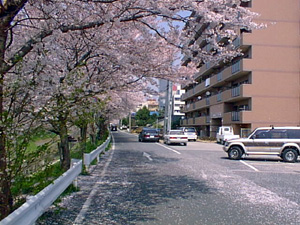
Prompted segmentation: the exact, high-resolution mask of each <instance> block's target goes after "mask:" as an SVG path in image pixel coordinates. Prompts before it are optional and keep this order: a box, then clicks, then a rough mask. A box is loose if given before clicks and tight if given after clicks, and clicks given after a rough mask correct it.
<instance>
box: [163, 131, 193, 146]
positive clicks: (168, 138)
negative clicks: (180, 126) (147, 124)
mask: <svg viewBox="0 0 300 225" xmlns="http://www.w3.org/2000/svg"><path fill="white" fill-rule="evenodd" d="M187 142H188V136H187V135H186V134H185V133H184V132H183V131H182V130H170V131H169V132H167V134H166V135H165V136H164V143H165V144H168V145H169V144H174V143H178V144H183V145H187Z"/></svg>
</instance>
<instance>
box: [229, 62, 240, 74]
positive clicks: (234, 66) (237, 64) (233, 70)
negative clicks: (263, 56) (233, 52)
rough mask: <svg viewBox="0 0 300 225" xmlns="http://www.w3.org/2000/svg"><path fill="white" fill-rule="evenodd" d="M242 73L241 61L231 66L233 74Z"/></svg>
mask: <svg viewBox="0 0 300 225" xmlns="http://www.w3.org/2000/svg"><path fill="white" fill-rule="evenodd" d="M239 71H241V61H237V62H236V63H234V64H232V66H231V73H232V74H234V73H237V72H239Z"/></svg>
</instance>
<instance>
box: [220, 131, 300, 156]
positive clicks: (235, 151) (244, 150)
mask: <svg viewBox="0 0 300 225" xmlns="http://www.w3.org/2000/svg"><path fill="white" fill-rule="evenodd" d="M223 150H224V151H225V152H226V153H227V154H228V157H229V158H230V159H240V158H241V157H242V156H243V155H276V156H280V157H281V158H282V159H283V160H284V161H285V162H296V161H297V158H298V156H299V153H300V127H261V128H257V129H255V130H254V131H253V132H252V133H251V134H250V135H249V136H248V137H247V138H239V139H234V140H229V141H227V142H226V143H225V146H224V147H223Z"/></svg>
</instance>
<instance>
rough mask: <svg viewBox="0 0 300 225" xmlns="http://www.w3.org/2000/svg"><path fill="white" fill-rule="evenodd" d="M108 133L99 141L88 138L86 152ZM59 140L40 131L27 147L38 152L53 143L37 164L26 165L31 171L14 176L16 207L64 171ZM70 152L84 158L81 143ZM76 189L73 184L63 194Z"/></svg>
mask: <svg viewBox="0 0 300 225" xmlns="http://www.w3.org/2000/svg"><path fill="white" fill-rule="evenodd" d="M108 135H109V133H108V131H107V132H106V134H105V135H104V137H103V138H102V139H101V140H99V141H97V143H92V142H91V141H90V140H88V142H87V144H86V148H85V151H84V153H90V152H92V151H93V150H95V149H96V148H97V147H98V146H100V145H101V144H102V143H104V142H105V141H106V139H107V137H108ZM57 142H58V140H57V136H56V135H55V134H53V133H50V132H46V131H42V132H40V133H38V134H37V135H36V136H34V137H33V138H32V140H31V141H30V143H29V145H28V147H27V149H26V151H27V152H28V153H30V154H34V153H35V152H38V149H39V147H40V146H43V145H44V144H47V143H51V144H50V145H49V146H48V148H47V150H46V152H45V153H46V154H42V155H41V157H40V158H39V159H36V160H35V162H34V163H33V164H35V165H32V164H29V165H26V169H27V170H29V171H30V172H26V173H25V172H23V173H20V175H19V176H16V177H15V178H14V180H13V183H12V189H11V191H12V195H13V196H14V202H15V204H14V209H16V208H18V207H19V206H21V205H22V204H23V203H25V202H26V198H27V197H28V196H33V195H36V194H37V193H39V192H40V191H41V190H43V189H44V188H45V187H47V186H48V185H49V184H51V183H52V182H53V181H54V180H55V179H57V178H58V177H59V176H61V175H62V174H63V173H64V171H63V170H61V167H60V161H59V154H58V150H57ZM70 147H71V146H70ZM70 154H71V158H75V159H82V150H81V149H80V144H79V143H75V144H74V145H73V147H71V152H70ZM44 157H47V158H48V159H47V160H45V158H44ZM42 161H44V162H43V165H41V164H40V163H41V162H42ZM96 163H97V162H96V160H94V161H93V164H96ZM83 172H84V171H83ZM74 191H78V189H77V188H76V187H74V186H73V185H72V184H71V185H70V186H69V187H68V188H67V189H66V190H65V192H64V193H63V194H62V196H64V195H68V194H70V193H72V192H74ZM59 201H60V200H57V202H56V203H55V204H57V203H58V202H59Z"/></svg>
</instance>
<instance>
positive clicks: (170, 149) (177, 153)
mask: <svg viewBox="0 0 300 225" xmlns="http://www.w3.org/2000/svg"><path fill="white" fill-rule="evenodd" d="M156 144H157V145H160V146H162V147H164V148H166V149H168V150H170V151H172V152H175V153H176V154H178V155H181V153H180V152H178V151H176V150H174V149H172V148H169V147H167V146H165V145H162V144H160V143H156Z"/></svg>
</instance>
